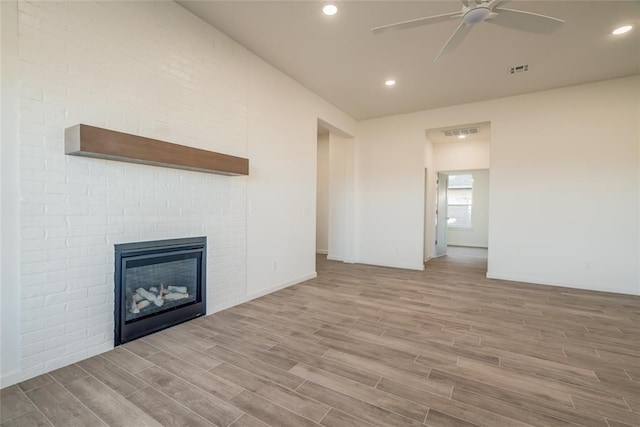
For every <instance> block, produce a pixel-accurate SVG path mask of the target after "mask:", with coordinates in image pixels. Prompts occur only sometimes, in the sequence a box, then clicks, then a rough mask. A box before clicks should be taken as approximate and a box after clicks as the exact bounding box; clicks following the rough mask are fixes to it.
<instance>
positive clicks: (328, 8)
mask: <svg viewBox="0 0 640 427" xmlns="http://www.w3.org/2000/svg"><path fill="white" fill-rule="evenodd" d="M322 13H324V14H325V15H327V16H331V15H335V14H336V13H338V8H337V7H336V5H335V4H327V5H325V6H324V7H323V8H322Z"/></svg>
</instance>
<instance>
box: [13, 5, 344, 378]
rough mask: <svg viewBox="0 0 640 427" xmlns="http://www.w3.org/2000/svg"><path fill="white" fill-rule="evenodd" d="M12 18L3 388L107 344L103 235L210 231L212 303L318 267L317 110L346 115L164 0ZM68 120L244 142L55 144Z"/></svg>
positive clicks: (185, 138)
mask: <svg viewBox="0 0 640 427" xmlns="http://www.w3.org/2000/svg"><path fill="white" fill-rule="evenodd" d="M4 11H5V9H4V2H3V13H2V21H3V22H2V24H3V25H2V29H3V52H2V55H3V72H4V64H5V59H6V57H5V55H7V52H6V51H5V50H4V43H5V34H4V31H5V29H6V28H10V26H7V25H6V24H7V21H9V20H10V17H9V15H6V14H5V13H4ZM14 15H15V14H14ZM17 16H19V21H18V28H17V29H16V28H15V27H14V31H13V34H14V36H15V34H19V38H18V44H19V57H18V58H17V59H18V61H19V64H20V70H21V71H20V76H19V80H20V82H21V85H20V87H19V88H18V90H19V94H18V98H17V104H18V108H19V111H20V120H19V122H18V138H17V139H16V140H8V141H7V140H6V139H5V133H4V126H3V135H2V136H3V141H2V144H3V147H2V152H3V158H2V160H3V162H4V161H5V157H4V156H5V153H6V152H7V153H12V150H15V151H16V152H17V151H18V150H19V152H20V159H19V167H20V172H19V181H18V182H15V183H13V186H12V187H11V188H5V185H4V184H5V181H4V175H5V169H4V167H3V187H2V203H3V204H2V208H3V222H2V225H3V228H2V233H3V234H2V236H3V244H4V238H5V225H6V223H5V216H4V212H5V208H6V206H5V202H6V201H7V200H9V201H10V202H11V205H12V206H11V208H16V209H17V207H16V203H17V200H14V198H13V197H12V195H13V194H17V193H18V191H19V192H20V197H21V198H22V203H21V204H20V205H19V222H20V229H19V230H18V232H19V236H20V242H21V250H20V252H19V253H18V254H17V258H16V259H15V260H14V261H13V264H12V265H11V267H12V268H13V269H14V270H15V271H20V278H19V282H18V283H16V282H14V283H10V284H9V285H11V286H15V288H13V289H19V294H18V295H16V299H17V298H19V304H18V306H19V313H20V319H21V320H20V323H19V325H18V326H17V327H15V328H13V329H12V330H11V331H9V332H10V333H9V334H8V335H5V329H4V328H5V326H4V324H5V322H4V317H3V331H2V332H3V335H2V344H3V352H4V351H5V349H6V348H10V347H11V344H12V343H14V342H17V341H19V342H20V348H19V349H14V350H13V351H12V352H11V355H12V356H13V358H14V359H17V360H18V361H19V366H17V367H16V366H9V365H6V366H8V367H7V368H5V364H4V353H3V365H2V369H3V370H2V373H1V374H2V377H1V386H6V385H8V384H11V383H14V382H17V381H20V380H23V379H26V378H29V377H32V376H35V375H38V374H40V373H43V372H46V371H48V370H51V369H55V368H57V367H60V366H64V365H66V364H69V363H72V362H75V361H77V360H80V359H82V358H84V357H88V356H90V355H93V354H97V353H99V352H102V351H105V350H108V349H109V348H111V347H112V340H113V244H114V243H122V242H130V241H137V240H154V239H163V238H172V237H186V236H195V235H206V236H207V237H208V241H209V248H208V249H209V252H208V272H207V273H208V274H207V278H208V286H207V288H208V311H209V312H212V311H216V310H220V309H222V308H225V307H228V306H231V305H234V304H237V303H239V302H242V301H245V300H246V299H248V298H251V297H253V296H256V295H258V294H261V293H267V292H270V291H271V290H274V289H276V288H278V287H282V286H286V285H288V284H291V283H295V282H297V281H299V280H302V279H304V278H308V277H313V276H314V275H315V256H314V254H315V204H316V200H315V192H316V145H317V143H316V132H317V121H318V118H319V117H321V118H322V119H323V120H325V121H326V122H328V123H332V124H333V125H334V126H336V127H338V128H340V129H343V130H344V131H345V132H350V131H351V132H352V129H351V128H352V127H353V126H354V122H353V121H352V120H351V119H350V118H349V117H348V116H346V115H344V114H343V113H341V112H340V111H338V110H336V109H335V108H334V107H332V106H331V105H329V104H328V103H326V102H325V101H323V100H321V99H320V98H318V97H317V96H315V95H314V94H312V93H310V92H309V91H308V90H306V89H305V88H303V87H302V86H300V85H299V84H297V83H295V82H293V81H292V80H291V79H290V78H288V77H286V76H285V75H283V74H282V73H280V72H279V71H277V70H275V69H274V68H273V67H271V66H269V65H267V64H266V63H264V62H263V61H262V60H260V59H259V58H257V57H255V56H254V55H252V54H250V53H249V52H248V51H246V49H244V48H242V47H241V46H239V45H238V44H237V43H235V42H233V41H231V40H230V39H228V38H227V37H226V36H224V35H222V34H221V33H220V32H218V31H217V30H215V29H214V28H212V27H210V26H209V25H207V24H205V23H204V22H202V21H201V20H200V19H198V18H196V17H195V16H194V15H192V14H191V13H190V12H188V11H186V10H185V9H183V8H182V7H180V6H178V5H176V4H175V3H172V2H100V3H98V2H61V3H52V2H40V3H27V2H20V3H19V15H17ZM14 38H15V37H14ZM3 76H4V74H3ZM4 80H5V79H4V77H3V86H4ZM4 89H5V88H4V87H3V107H4V98H5V91H4ZM4 121H5V116H4V110H3V125H4ZM77 123H86V124H90V125H96V126H101V127H107V128H110V129H114V130H118V131H123V132H128V133H133V134H138V135H144V136H148V137H152V138H157V139H162V140H166V141H170V142H175V143H179V144H183V145H189V146H195V147H198V148H204V149H209V150H214V151H220V152H224V153H229V154H234V155H240V156H246V157H249V159H250V175H249V177H226V176H220V175H211V174H203V173H198V172H189V171H179V170H174V169H167V168H158V167H152V166H143V165H133V164H127V163H120V162H112V161H106V160H97V159H88V158H79V157H69V156H65V155H64V154H63V153H64V149H63V146H64V144H63V134H64V129H65V128H66V127H69V126H72V125H75V124H77ZM3 166H4V165H3ZM274 242H277V244H276V243H274ZM266 254H269V256H265V255H266ZM7 261H12V260H11V258H10V257H9V256H8V255H7V254H6V253H5V251H4V250H3V252H2V262H3V285H2V286H3V287H2V290H3V304H4V296H5V290H7V289H8V287H7V286H6V285H7V284H5V281H4V279H5V277H4V271H5V270H4V267H5V263H6V262H7ZM272 261H274V262H277V265H276V268H275V270H274V265H273V264H272ZM18 269H20V270H18ZM16 302H17V301H16ZM3 316H5V311H4V309H3ZM5 369H6V370H5Z"/></svg>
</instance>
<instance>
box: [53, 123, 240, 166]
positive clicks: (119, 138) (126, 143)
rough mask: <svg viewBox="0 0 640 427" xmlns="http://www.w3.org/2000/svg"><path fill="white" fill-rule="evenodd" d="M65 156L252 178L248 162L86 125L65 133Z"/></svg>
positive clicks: (72, 128) (69, 129)
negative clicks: (249, 176)
mask: <svg viewBox="0 0 640 427" xmlns="http://www.w3.org/2000/svg"><path fill="white" fill-rule="evenodd" d="M65 153H66V154H70V155H73V156H84V157H94V158H98V159H109V160H118V161H121V162H129V163H142V164H145V165H153V166H166V167H169V168H176V169H186V170H192V171H199V172H206V173H216V174H222V175H249V159H245V158H242V157H235V156H230V155H228V154H221V153H216V152H213V151H207V150H202V149H199V148H192V147H187V146H184V145H178V144H172V143H170V142H164V141H159V140H157V139H151V138H145V137H143V136H136V135H131V134H128V133H122V132H116V131H113V130H109V129H103V128H99V127H94V126H88V125H83V124H79V125H76V126H73V127H70V128H67V129H66V130H65Z"/></svg>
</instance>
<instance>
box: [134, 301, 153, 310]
mask: <svg viewBox="0 0 640 427" xmlns="http://www.w3.org/2000/svg"><path fill="white" fill-rule="evenodd" d="M150 304H151V303H150V302H149V301H148V300H146V299H143V300H142V301H140V302H139V303H138V304H136V305H137V306H138V310H142V309H143V308H145V307H148V306H149V305H150Z"/></svg>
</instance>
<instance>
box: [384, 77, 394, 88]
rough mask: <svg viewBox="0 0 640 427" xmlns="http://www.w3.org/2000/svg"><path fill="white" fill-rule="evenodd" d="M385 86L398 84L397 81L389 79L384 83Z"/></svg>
mask: <svg viewBox="0 0 640 427" xmlns="http://www.w3.org/2000/svg"><path fill="white" fill-rule="evenodd" d="M384 84H385V85H387V86H394V85H395V84H396V81H395V80H392V79H389V80H387V81H386V82H384Z"/></svg>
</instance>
